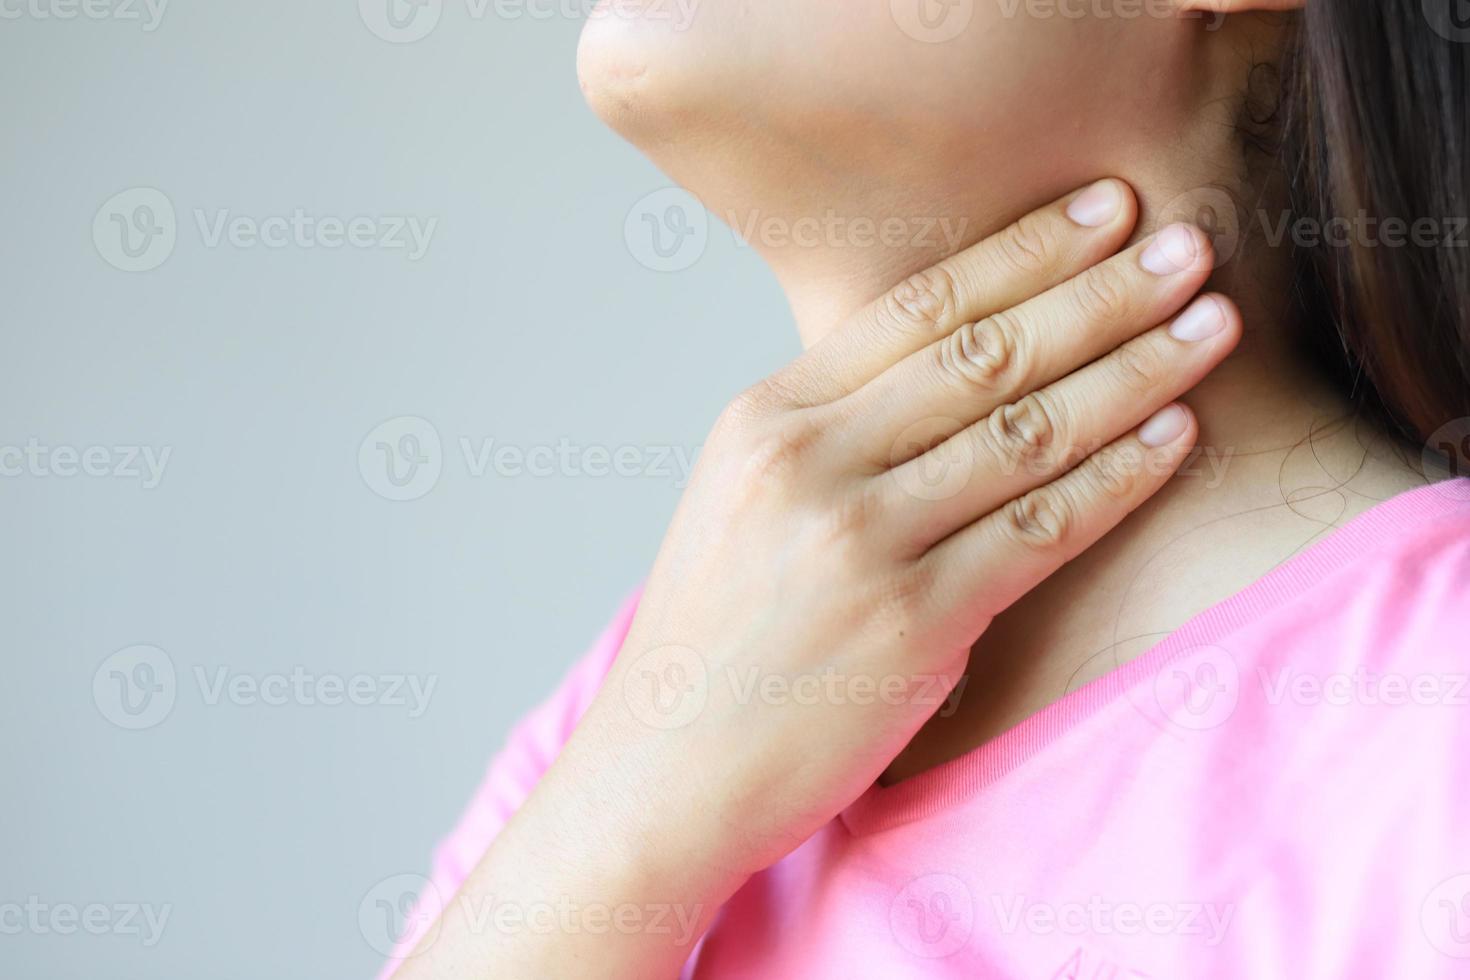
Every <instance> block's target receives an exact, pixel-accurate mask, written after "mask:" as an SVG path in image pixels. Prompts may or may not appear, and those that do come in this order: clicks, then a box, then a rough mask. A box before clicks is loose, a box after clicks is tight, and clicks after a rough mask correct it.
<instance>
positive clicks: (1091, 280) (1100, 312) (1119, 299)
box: [1077, 264, 1128, 321]
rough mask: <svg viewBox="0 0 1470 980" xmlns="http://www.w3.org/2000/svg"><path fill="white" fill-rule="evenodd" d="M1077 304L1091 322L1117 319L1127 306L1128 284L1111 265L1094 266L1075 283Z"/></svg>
mask: <svg viewBox="0 0 1470 980" xmlns="http://www.w3.org/2000/svg"><path fill="white" fill-rule="evenodd" d="M1077 304H1078V306H1080V307H1081V309H1082V313H1083V315H1084V316H1086V317H1088V318H1089V319H1092V320H1101V321H1108V320H1111V319H1113V318H1115V317H1118V316H1120V315H1121V314H1122V313H1123V311H1124V310H1125V309H1126V308H1127V306H1128V282H1127V280H1126V279H1124V277H1123V274H1122V273H1121V272H1119V271H1118V269H1117V268H1115V267H1114V266H1112V265H1111V264H1104V265H1099V266H1094V267H1093V268H1092V269H1090V270H1088V272H1087V274H1086V275H1084V276H1083V277H1082V278H1081V279H1079V280H1078V281H1077Z"/></svg>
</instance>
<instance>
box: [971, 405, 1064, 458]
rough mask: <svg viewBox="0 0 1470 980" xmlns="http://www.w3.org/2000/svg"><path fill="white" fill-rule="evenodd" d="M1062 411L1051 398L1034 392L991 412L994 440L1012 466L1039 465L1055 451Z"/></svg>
mask: <svg viewBox="0 0 1470 980" xmlns="http://www.w3.org/2000/svg"><path fill="white" fill-rule="evenodd" d="M1059 416H1060V412H1059V410H1058V409H1057V408H1056V406H1055V405H1053V404H1052V402H1051V400H1050V398H1048V397H1047V396H1046V395H1044V394H1042V393H1041V392H1039V391H1038V392H1032V393H1031V394H1029V395H1027V396H1026V397H1025V398H1022V399H1021V400H1020V401H1018V402H1016V403H1015V404H1013V405H1003V406H1001V407H1000V408H998V409H996V410H995V411H994V412H992V413H990V418H989V419H988V424H989V428H990V437H991V440H992V441H993V442H994V443H995V445H996V447H997V449H998V451H999V453H1000V455H1001V457H1002V458H1003V459H1005V460H1006V462H1008V463H1011V464H1016V465H1019V464H1024V463H1028V462H1037V461H1040V460H1041V459H1042V457H1045V456H1046V455H1047V454H1048V453H1050V452H1051V450H1052V448H1053V447H1054V446H1055V445H1056V443H1057V437H1058V433H1059V432H1060V431H1061V421H1060V418H1059Z"/></svg>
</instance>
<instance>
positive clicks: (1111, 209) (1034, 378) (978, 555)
mask: <svg viewBox="0 0 1470 980" xmlns="http://www.w3.org/2000/svg"><path fill="white" fill-rule="evenodd" d="M1453 15H1454V5H1453V4H1450V3H1445V4H1444V5H1443V9H1441V7H1439V6H1437V5H1436V4H1434V3H1424V4H1421V3H1420V2H1419V0H1377V2H1376V3H1372V4H1369V3H1358V2H1349V0H1157V2H1149V0H1089V2H1086V3H1075V2H1054V0H1048V2H1044V3H1043V2H1028V0H975V2H973V3H971V2H967V0H961V2H954V3H948V4H942V3H936V2H932V0H922V2H921V0H892V2H889V0H857V2H852V3H848V4H844V5H841V6H840V7H834V6H833V5H830V4H827V3H823V2H818V0H806V2H802V0H781V2H776V0H765V2H761V0H741V2H736V0H707V2H706V3H704V4H703V5H701V6H699V7H697V8H696V9H695V10H694V13H693V16H692V19H688V20H687V21H686V20H684V19H681V18H676V17H673V16H671V11H670V9H669V5H667V4H664V3H660V2H656V0H646V2H641V3H636V4H628V3H621V4H612V5H605V6H604V7H603V8H599V10H598V12H597V13H596V14H595V15H594V16H593V18H592V19H591V21H590V22H589V24H588V27H587V29H586V31H585V33H584V37H583V44H582V49H581V53H580V64H579V68H580V74H581V77H582V79H583V85H584V88H585V90H586V92H587V95H588V98H589V100H590V102H591V103H592V105H593V106H594V108H595V109H596V110H597V111H598V112H599V113H600V114H601V115H602V116H603V117H604V118H605V119H606V120H607V121H608V122H609V123H611V124H612V125H613V126H615V127H616V128H617V129H618V130H619V131H620V132H622V133H623V134H625V135H626V136H627V137H628V138H629V139H631V140H632V141H634V142H635V143H636V144H637V145H639V146H640V147H642V148H643V149H644V150H646V151H647V152H648V153H649V155H650V156H651V157H652V158H653V159H654V160H655V161H656V162H657V163H658V164H659V165H660V166H661V167H663V168H664V169H665V170H667V172H668V173H670V174H671V175H672V176H673V177H674V178H676V179H677V180H679V181H680V182H681V183H683V184H685V185H686V186H688V187H689V188H690V189H691V190H692V191H693V192H695V193H696V194H698V196H699V197H700V198H701V200H702V201H703V202H704V204H705V205H706V206H708V207H709V209H710V210H711V211H712V212H713V213H715V214H716V215H719V216H720V217H721V218H723V219H725V220H727V221H729V222H730V223H731V224H732V225H734V226H735V227H737V228H755V229H760V228H762V227H765V225H764V224H763V222H764V221H765V219H766V218H770V217H779V218H781V219H783V220H784V221H785V222H787V224H788V225H794V223H796V222H798V221H799V220H800V219H803V218H805V219H819V220H823V221H826V222H827V225H826V226H827V227H834V226H835V223H834V222H833V220H832V219H833V217H834V216H835V217H836V218H838V219H841V220H842V221H843V222H845V223H844V224H843V225H842V227H847V228H849V229H852V228H854V227H857V226H864V227H866V225H862V222H864V221H866V222H868V223H876V224H877V225H878V226H880V227H890V228H896V229H904V228H917V227H920V226H922V225H923V224H924V222H926V221H930V222H932V220H934V219H950V220H951V222H952V223H953V224H952V226H963V227H964V228H965V242H966V243H974V244H972V245H971V246H970V247H969V248H966V249H964V250H962V251H960V252H958V253H957V254H953V255H950V254H948V253H949V252H950V251H951V250H950V249H948V248H947V247H945V246H944V245H943V243H942V242H936V241H935V240H934V239H926V238H925V237H924V236H922V235H917V234H915V235H912V236H905V235H891V236H886V237H884V238H883V239H882V240H881V241H873V240H866V241H865V242H861V243H860V242H857V241H856V240H855V236H856V232H853V231H849V232H848V233H847V234H848V237H846V238H844V237H843V235H842V234H838V235H836V236H835V237H834V236H833V235H830V234H829V235H820V236H816V237H814V238H813V237H808V238H806V239H805V240H802V241H798V240H795V238H794V237H793V236H781V237H780V239H779V240H777V239H776V236H769V239H770V240H767V237H766V236H762V235H761V234H759V233H757V234H756V235H755V236H754V237H755V241H754V244H755V245H756V246H757V247H759V248H761V249H762V251H763V253H764V254H765V256H766V258H767V259H768V260H769V262H770V264H771V266H772V268H773V269H774V270H775V272H776V274H777V275H778V276H779V278H780V280H781V282H782V284H783V286H784V287H785V289H786V290H787V292H788V294H789V295H790V298H791V304H792V307H793V310H794V312H795V315H796V319H797V322H798V325H799V327H800V330H801V333H802V338H803V341H804V342H805V345H806V347H807V348H808V349H807V352H806V353H805V354H804V355H803V356H802V357H801V358H800V359H798V360H797V361H796V362H795V363H793V364H792V365H790V366H789V367H787V368H786V369H784V370H782V371H781V372H779V373H777V374H776V375H775V376H773V377H772V378H769V379H767V380H766V381H764V382H762V383H760V384H757V385H756V386H754V387H753V388H752V389H751V390H750V391H748V392H746V393H745V394H744V395H742V396H741V397H740V398H738V399H737V400H736V401H735V402H734V403H733V404H732V405H731V407H730V408H729V410H728V411H727V412H726V413H725V414H724V416H723V417H722V419H721V420H720V423H719V425H718V426H717V428H716V430H715V432H714V433H713V434H712V435H711V437H710V440H709V441H708V443H707V445H706V447H705V449H704V451H703V454H702V457H701V461H700V465H699V468H698V471H697V474H696V477H695V480H694V481H693V483H692V485H691V486H690V488H689V491H688V493H687V494H686V497H685V499H684V501H683V502H682V504H681V507H680V510H679V513H678V515H677V516H676V518H675V520H674V522H673V525H672V527H671V529H670V531H669V533H668V537H667V539H666V541H665V543H664V546H663V549H662V551H661V553H660V555H659V558H658V561H657V563H656V564H655V567H654V569H653V571H652V574H651V576H650V578H649V580H648V583H647V585H646V588H645V590H644V591H643V594H642V596H641V598H640V599H639V600H638V601H637V602H636V604H634V605H630V607H629V608H628V609H626V610H624V612H623V613H622V615H621V616H620V617H619V618H618V620H617V621H616V622H615V623H614V625H613V626H612V627H611V628H610V629H609V631H608V633H607V634H606V635H605V636H604V637H603V638H602V639H601V641H600V642H599V643H598V645H597V646H596V647H595V648H594V650H593V651H592V653H591V654H590V655H589V657H588V658H587V659H586V660H584V661H583V662H582V664H581V665H580V666H579V667H578V668H577V670H576V671H575V672H574V673H573V675H572V676H571V677H570V678H569V679H568V681H567V683H566V685H565V687H564V688H563V689H562V690H561V691H560V692H559V693H557V694H556V695H555V696H554V697H553V699H552V700H551V701H549V702H548V703H547V704H546V705H545V706H544V707H543V708H542V709H541V710H540V711H538V712H537V713H536V714H535V715H533V716H532V717H531V718H530V719H528V721H527V722H526V723H525V725H523V726H522V727H521V728H520V729H518V730H517V732H516V733H515V734H514V735H513V737H512V739H511V741H510V744H509V746H508V747H507V748H506V749H505V751H504V753H503V754H502V755H501V757H500V758H499V759H498V760H497V761H496V762H495V764H494V765H493V766H492V770H491V773H490V775H489V778H488V780H487V782H486V784H485V786H484V787H482V789H481V791H480V794H479V796H478V797H477V798H476V800H475V802H474V804H473V806H472V807H471V809H470V811H469V812H468V813H467V815H466V816H465V817H464V819H463V821H462V823H461V824H460V826H459V828H458V829H457V830H456V831H455V833H454V835H453V836H452V837H451V838H450V839H449V840H448V841H447V842H446V844H445V845H444V847H443V848H442V849H441V851H440V853H439V858H438V863H437V866H436V872H435V877H434V881H433V884H432V885H431V886H430V887H428V888H426V889H425V892H424V894H423V895H421V896H420V903H421V904H420V910H419V915H418V918H417V920H416V925H415V928H414V930H413V934H412V935H411V936H408V937H406V939H405V943H404V947H403V948H404V952H405V953H408V952H409V951H411V950H413V949H415V948H416V949H417V952H416V953H415V954H414V955H412V956H411V957H409V958H408V959H406V960H404V961H403V963H402V965H401V967H400V968H399V969H398V973H397V975H398V976H401V977H411V978H418V977H443V978H458V977H472V976H474V977H479V976H495V977H525V978H545V977H555V978H567V977H629V978H649V977H673V976H676V975H679V974H680V972H681V971H685V972H686V973H688V974H689V975H692V976H695V977H698V978H717V980H725V978H733V977H741V978H750V977H761V978H786V977H824V976H833V977H837V976H841V977H850V976H863V977H921V976H922V977H929V976H934V977H975V976H987V977H989V976H996V977H1012V976H1017V977H1019V976H1026V977H1069V978H1113V977H1120V978H1121V977H1167V976H1192V977H1253V978H1254V977H1292V978H1308V977H1343V976H1364V977H1415V978H1423V977H1436V976H1459V975H1464V974H1465V973H1467V972H1470V962H1466V960H1467V957H1470V795H1467V792H1466V790H1465V789H1464V787H1467V786H1470V765H1467V764H1466V762H1465V758H1466V753H1464V752H1463V751H1462V748H1463V746H1465V745H1470V704H1467V701H1470V687H1467V685H1466V684H1465V683H1464V681H1465V677H1466V670H1467V668H1466V664H1465V643H1464V641H1463V633H1464V626H1465V624H1466V622H1470V489H1467V484H1466V482H1465V481H1445V482H1437V483H1435V482H1431V481H1433V480H1434V479H1436V478H1438V477H1442V476H1444V475H1445V474H1444V472H1443V466H1444V459H1443V458H1440V457H1441V456H1442V457H1447V458H1448V459H1449V461H1450V463H1451V464H1453V465H1461V464H1463V462H1464V458H1465V456H1466V455H1467V454H1470V422H1467V418H1466V417H1467V416H1470V310H1467V305H1466V299H1465V297H1466V295H1467V287H1470V275H1467V261H1470V260H1467V252H1466V251H1465V250H1464V249H1462V248H1459V247H1458V246H1457V244H1456V241H1457V239H1456V237H1455V236H1456V235H1458V234H1460V233H1461V231H1462V225H1461V223H1460V222H1459V221H1458V220H1457V219H1456V216H1457V215H1461V216H1463V215H1466V214H1467V213H1470V212H1467V202H1466V196H1467V189H1470V180H1467V173H1466V170H1465V155H1464V153H1465V145H1466V139H1467V137H1470V127H1467V119H1466V109H1465V105H1466V101H1465V95H1466V83H1467V75H1466V48H1465V41H1466V39H1467V37H1470V30H1466V27H1467V26H1470V25H1465V24H1461V23H1459V22H1458V21H1457V20H1456V19H1455V17H1454V16H1453ZM1099 178H1105V179H1099ZM1075 188H1082V189H1081V190H1075ZM1053 199H1055V200H1054V203H1052V204H1049V205H1048V204H1045V203H1044V202H1046V201H1048V200H1053ZM1038 207H1039V210H1034V211H1033V210H1032V209H1033V208H1038ZM1023 214H1024V216H1023ZM895 219H896V220H897V221H898V222H899V223H898V224H897V225H893V224H891V222H892V221H894V220H895ZM1181 220H1182V221H1183V222H1184V223H1180V222H1181ZM885 222H888V223H889V224H887V225H885V224H884V223H885ZM1197 226H1202V227H1197ZM721 342H724V343H731V344H735V343H739V342H740V341H739V338H738V337H729V338H723V339H722V341H721ZM1186 396H1187V401H1188V406H1189V407H1188V408H1186V407H1184V406H1183V405H1182V404H1180V403H1179V402H1178V401H1176V399H1180V398H1184V397H1186ZM1195 447H1197V449H1195ZM1192 449H1194V450H1195V451H1193V452H1192V451H1191V450H1192ZM1421 450H1422V451H1421ZM1421 459H1429V460H1431V466H1430V467H1429V472H1428V473H1426V472H1425V470H1424V468H1423V467H1422V466H1421V465H1420V463H1421ZM1436 467H1438V469H1436ZM1426 483H1429V485H1426ZM512 815H514V819H511V818H512Z"/></svg>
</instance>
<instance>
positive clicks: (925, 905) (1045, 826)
mask: <svg viewBox="0 0 1470 980" xmlns="http://www.w3.org/2000/svg"><path fill="white" fill-rule="evenodd" d="M632 611H633V610H632V605H631V603H630V605H629V606H628V607H626V608H625V609H624V610H623V611H622V612H621V613H620V614H619V616H618V618H617V620H616V621H615V622H614V623H613V625H612V626H611V627H610V628H609V629H608V631H607V632H606V633H605V634H604V635H603V636H602V638H601V639H600V640H599V642H598V644H597V645H596V646H595V647H594V648H593V650H592V651H591V653H590V654H589V655H588V657H587V658H586V659H585V660H584V661H582V663H581V664H580V665H579V666H578V667H577V669H576V670H575V671H574V672H573V674H572V675H571V677H570V678H569V679H568V681H567V682H566V684H565V685H564V686H563V687H562V689H561V690H560V692H559V693H558V694H557V695H556V696H555V697H554V698H553V699H552V700H551V701H549V702H548V703H547V704H546V705H544V706H543V707H542V708H541V709H539V710H538V711H537V712H536V713H535V714H533V715H532V716H531V717H530V718H529V719H528V720H527V721H526V722H525V723H524V724H522V725H521V726H520V727H519V728H518V729H517V730H516V731H515V733H514V734H513V735H512V737H511V739H510V742H509V744H508V746H507V747H506V749H505V750H504V751H503V752H502V754H501V755H500V757H499V758H498V759H497V760H496V761H495V763H494V764H493V765H492V766H491V768H490V773H489V775H488V777H487V779H486V781H485V784H484V785H483V786H482V787H481V788H480V791H479V794H478V795H477V796H476V798H475V801H474V802H473V804H472V805H471V807H470V809H469V811H468V813H466V815H465V816H464V818H463V819H462V820H461V821H460V824H459V826H458V827H457V828H456V829H455V831H454V832H453V833H452V834H451V835H450V837H449V838H448V839H447V840H446V841H445V842H444V844H443V845H442V846H441V847H440V849H439V852H438V857H437V860H436V862H435V867H434V874H433V880H434V882H435V885H436V886H437V888H438V889H439V891H440V893H442V894H443V895H445V896H446V897H447V896H449V895H452V894H453V893H454V891H455V889H456V888H457V887H458V886H459V884H460V883H461V882H462V881H463V879H464V877H465V875H466V873H467V872H468V871H469V869H470V868H471V867H472V866H473V865H474V864H475V862H476V860H477V859H478V858H479V856H480V855H481V853H482V852H483V851H484V849H485V847H486V845H487V844H488V842H489V841H490V839H491V838H492V837H493V836H494V834H495V832H496V830H497V829H498V828H499V827H500V826H501V825H502V824H503V823H504V822H505V820H506V818H507V817H508V816H509V815H510V813H511V812H512V811H513V810H514V809H515V807H516V806H517V805H518V804H519V802H520V801H521V800H522V799H524V798H525V795H526V794H527V793H528V792H529V791H530V789H531V787H532V786H533V784H534V783H535V781H536V779H537V777H538V775H539V774H540V773H541V772H543V771H544V770H545V768H546V766H547V765H549V764H550V762H551V761H552V759H553V758H554V756H555V754H556V752H557V748H558V746H559V745H560V744H562V742H563V741H564V740H565V738H566V737H567V735H568V734H569V732H570V731H571V728H572V726H573V725H574V724H575V722H576V719H577V718H578V717H579V715H580V713H581V711H582V710H583V708H584V707H585V706H586V704H587V702H588V700H589V699H590V698H591V696H592V694H593V693H594V692H595V690H596V687H597V685H598V684H599V682H600V680H601V678H602V676H603V675H604V673H605V672H606V670H607V667H608V665H609V663H610V662H611V660H612V658H613V656H614V655H615V654H616V651H617V648H618V645H619V644H620V642H621V640H622V637H623V635H624V633H625V632H626V630H627V626H628V622H629V620H630V618H631V616H632ZM1467 627H1470V482H1467V481H1460V482H1457V483H1453V484H1441V485H1439V486H1436V487H1428V488H1425V489H1422V490H1416V491H1414V492H1412V493H1409V494H1405V495H1403V496H1401V497H1398V498H1396V499H1394V500H1392V501H1389V502H1388V503H1385V504H1382V505H1380V506H1378V507H1376V508H1374V509H1373V510H1371V511H1370V512H1368V513H1367V514H1365V515H1363V516H1362V517H1360V518H1358V519H1357V520H1356V521H1354V522H1353V523H1351V524H1350V525H1349V526H1347V527H1346V528H1344V529H1342V530H1340V531H1338V532H1336V533H1334V534H1333V535H1332V536H1330V537H1329V538H1327V539H1326V540H1324V541H1323V542H1322V543H1320V544H1318V545H1316V546H1314V547H1313V548H1311V549H1310V550H1308V551H1306V552H1304V553H1303V554H1301V555H1299V556H1298V557H1296V558H1294V559H1293V560H1291V561H1289V562H1288V563H1286V564H1284V565H1282V566H1281V567H1279V568H1277V569H1276V570H1275V571H1273V572H1271V573H1270V574H1269V575H1267V576H1266V577H1265V578H1264V579H1262V580H1260V581H1259V582H1257V583H1256V584H1254V585H1252V586H1251V587H1249V588H1248V589H1246V590H1245V591H1244V592H1241V593H1240V594H1238V595H1236V596H1235V597H1233V598H1231V599H1229V600H1227V601H1225V602H1224V603H1221V604H1220V605H1218V606H1215V607H1214V608H1212V609H1210V610H1208V611H1206V612H1205V613H1203V614H1201V615H1200V616H1198V617H1196V618H1195V619H1193V620H1191V621H1190V622H1189V623H1188V624H1186V625H1185V626H1184V627H1183V628H1181V629H1180V630H1178V631H1177V632H1175V633H1173V634H1172V635H1170V636H1169V637H1168V638H1167V639H1165V640H1164V641H1163V642H1162V643H1160V644H1159V645H1158V646H1156V647H1154V648H1153V649H1152V650H1150V651H1149V652H1148V653H1146V654H1144V655H1143V656H1142V657H1140V658H1139V659H1137V660H1135V661H1133V662H1131V663H1129V664H1128V665H1126V666H1124V667H1123V668H1121V669H1119V670H1117V671H1115V672H1113V673H1112V674H1110V675H1108V676H1106V677H1104V678H1102V679H1100V680H1098V681H1097V682H1095V683H1093V684H1091V685H1089V686H1087V687H1085V688H1083V689H1081V690H1079V691H1077V692H1075V693H1073V694H1071V695H1069V696H1068V697H1066V698H1065V699H1063V700H1062V701H1060V702H1058V703H1056V704H1055V705H1053V706H1051V707H1050V708H1048V709H1046V710H1045V711H1042V712H1041V713H1040V714H1038V715H1036V716H1034V717H1032V718H1031V719H1029V720H1028V721H1026V722H1024V723H1023V724H1021V725H1020V726H1018V727H1017V728H1015V729H1013V730H1012V731H1010V732H1008V733H1007V734H1005V735H1003V736H1001V737H1000V738H998V739H996V740H994V741H992V742H990V743H988V744H986V745H984V746H982V747H981V748H979V749H977V750H975V751H973V752H971V753H969V754H968V755H965V756H963V757H961V758H959V759H957V760H955V761H953V762H951V763H948V764H946V765H944V766H941V767H939V768H937V769H934V770H931V771H929V772H927V773H924V774H923V775H920V776H918V777H917V778H914V779H910V780H906V781H904V782H902V783H899V784H898V785H896V786H893V787H889V788H878V787H875V788H873V789H872V790H870V791H869V792H868V793H867V794H866V795H865V796H864V797H862V798H861V799H860V800H858V801H857V802H856V803H855V804H854V805H853V806H852V807H850V808H849V809H848V810H847V811H846V812H845V813H843V814H842V815H841V816H840V818H838V819H836V820H834V821H833V822H832V823H830V824H828V825H827V826H826V827H825V828H823V830H821V831H820V832H819V833H818V834H817V835H816V836H815V837H813V838H812V839H811V840H810V841H808V842H807V843H806V844H805V845H803V846H802V847H801V848H799V849H798V850H797V851H796V852H794V853H793V854H791V855H790V856H789V857H788V858H787V859H786V860H784V861H782V862H781V863H779V864H778V865H776V866H775V867H773V868H770V869H768V870H767V871H765V872H763V873H762V874H760V875H757V876H756V877H755V878H753V879H752V880H751V881H750V882H749V883H748V884H747V885H746V887H745V888H744V889H742V890H741V891H740V892H739V893H738V894H737V895H736V896H735V897H734V898H733V899H732V900H731V901H730V902H729V903H728V904H727V905H726V906H725V908H724V909H723V910H721V913H720V915H719V917H718V919H717V920H716V922H715V925H714V927H713V928H712V929H711V931H710V932H709V934H708V935H707V936H706V938H705V940H704V942H703V943H702V944H701V946H700V948H699V951H698V954H697V957H696V958H695V959H694V960H692V961H691V963H690V965H689V967H688V969H687V970H686V975H688V976H690V977H693V978H695V980H734V978H750V980H770V978H788V977H791V978H795V977H804V978H818V977H884V978H889V977H892V978H909V977H1032V978H1042V980H1125V978H1145V977H1154V978H1181V977H1191V978H1201V977H1221V978H1227V977H1228V978H1252V980H1255V978H1274V977H1282V978H1291V980H1313V978H1333V980H1337V978H1344V977H1363V978H1370V977H1371V978H1383V977H1392V978H1414V980H1426V978H1435V977H1465V976H1470V683H1467V677H1470V643H1467V642H1466V632H1467ZM714 846H718V843H717V842H715V844H714Z"/></svg>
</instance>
